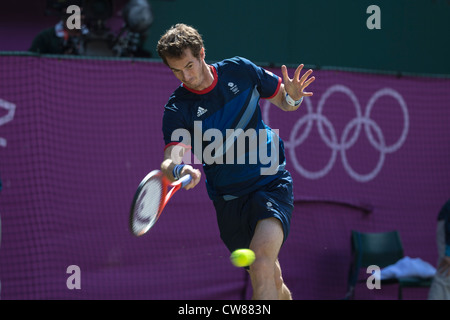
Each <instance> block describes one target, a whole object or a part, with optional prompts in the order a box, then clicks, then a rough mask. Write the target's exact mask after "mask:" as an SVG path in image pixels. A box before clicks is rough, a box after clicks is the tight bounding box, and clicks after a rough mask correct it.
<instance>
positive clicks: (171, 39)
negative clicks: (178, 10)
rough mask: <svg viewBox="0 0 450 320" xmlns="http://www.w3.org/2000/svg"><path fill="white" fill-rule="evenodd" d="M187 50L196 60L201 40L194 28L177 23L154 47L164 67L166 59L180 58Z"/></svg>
mask: <svg viewBox="0 0 450 320" xmlns="http://www.w3.org/2000/svg"><path fill="white" fill-rule="evenodd" d="M187 48H189V49H191V52H192V55H193V56H194V57H195V58H197V59H198V58H199V57H200V51H201V49H202V48H203V39H202V36H201V35H200V34H199V33H198V31H197V30H196V29H195V28H193V27H191V26H188V25H186V24H184V23H178V24H176V25H174V26H172V27H171V28H170V29H169V30H167V31H166V33H165V34H164V35H163V36H162V37H161V39H159V41H158V45H157V46H156V50H157V51H158V55H159V56H160V57H161V59H162V60H163V62H164V63H165V64H166V65H168V64H167V60H166V58H167V57H169V58H181V57H182V55H183V52H184V50H185V49H187Z"/></svg>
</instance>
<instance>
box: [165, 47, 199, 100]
mask: <svg viewBox="0 0 450 320" xmlns="http://www.w3.org/2000/svg"><path fill="white" fill-rule="evenodd" d="M203 57H204V51H203V50H202V52H201V54H200V58H196V57H194V56H193V55H192V52H191V50H190V49H186V50H185V51H184V54H183V56H182V57H181V58H167V59H166V60H167V64H168V65H169V67H170V69H171V70H172V72H173V74H174V75H175V76H176V77H177V78H178V80H180V81H181V82H183V84H185V85H186V86H187V87H189V88H191V89H194V90H198V91H201V90H203V89H205V88H206V87H207V86H205V85H204V82H205V76H204V60H203Z"/></svg>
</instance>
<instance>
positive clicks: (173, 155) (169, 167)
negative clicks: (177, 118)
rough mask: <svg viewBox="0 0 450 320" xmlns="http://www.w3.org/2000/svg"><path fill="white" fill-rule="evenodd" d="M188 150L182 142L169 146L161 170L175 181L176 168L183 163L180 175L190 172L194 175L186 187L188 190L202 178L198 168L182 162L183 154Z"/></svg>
mask: <svg viewBox="0 0 450 320" xmlns="http://www.w3.org/2000/svg"><path fill="white" fill-rule="evenodd" d="M185 152H186V147H184V146H182V145H181V144H175V145H171V146H168V147H167V148H166V150H165V151H164V160H163V162H162V163H161V171H162V172H163V173H164V175H165V176H166V177H167V178H168V179H169V180H170V181H175V180H176V179H175V177H174V169H175V166H177V165H182V167H181V168H180V167H178V168H180V171H179V175H180V177H182V176H184V175H186V174H190V175H191V176H192V181H191V182H190V183H189V184H188V185H186V186H185V187H184V188H185V189H186V190H189V189H192V188H194V187H195V186H196V185H197V184H198V183H199V182H200V178H201V176H202V175H201V172H200V170H198V169H194V168H193V167H192V166H190V165H188V164H182V162H183V155H184V153H185Z"/></svg>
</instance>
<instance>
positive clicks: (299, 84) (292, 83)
mask: <svg viewBox="0 0 450 320" xmlns="http://www.w3.org/2000/svg"><path fill="white" fill-rule="evenodd" d="M303 67H304V65H303V64H301V65H299V66H298V67H297V69H296V70H295V73H294V77H293V78H292V79H291V78H289V75H288V72H287V68H286V66H285V65H283V66H281V73H282V75H283V83H284V89H285V90H286V92H287V93H288V94H289V95H290V96H291V98H292V99H294V100H300V99H301V98H302V97H310V96H312V95H313V93H312V92H305V91H304V90H305V89H306V87H308V86H309V85H310V84H311V83H312V82H313V81H314V80H315V79H316V78H315V77H314V76H312V77H310V75H311V74H312V72H313V71H312V69H309V70H308V71H306V72H305V73H304V74H303V76H301V77H300V74H301V71H302V69H303Z"/></svg>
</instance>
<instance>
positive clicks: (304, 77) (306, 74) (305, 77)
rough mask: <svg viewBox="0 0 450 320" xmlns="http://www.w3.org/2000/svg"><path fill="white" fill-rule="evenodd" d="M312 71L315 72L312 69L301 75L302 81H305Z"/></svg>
mask: <svg viewBox="0 0 450 320" xmlns="http://www.w3.org/2000/svg"><path fill="white" fill-rule="evenodd" d="M312 72H313V71H312V69H309V70H308V71H306V72H305V74H304V75H303V76H302V77H301V79H300V83H303V82H305V80H306V79H307V78H308V77H309V76H310V75H311V73H312Z"/></svg>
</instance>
